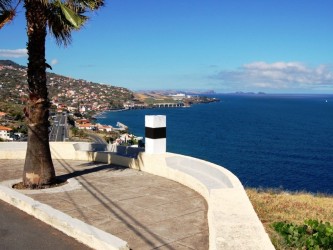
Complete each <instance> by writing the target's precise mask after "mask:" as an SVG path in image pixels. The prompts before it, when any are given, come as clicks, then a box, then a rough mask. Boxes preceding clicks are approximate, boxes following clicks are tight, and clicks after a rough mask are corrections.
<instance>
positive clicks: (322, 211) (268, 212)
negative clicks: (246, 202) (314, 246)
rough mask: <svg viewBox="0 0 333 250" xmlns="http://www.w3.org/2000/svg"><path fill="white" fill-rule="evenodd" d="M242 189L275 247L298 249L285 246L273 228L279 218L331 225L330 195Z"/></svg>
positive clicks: (288, 220)
mask: <svg viewBox="0 0 333 250" xmlns="http://www.w3.org/2000/svg"><path fill="white" fill-rule="evenodd" d="M246 192H247V194H248V196H249V198H250V200H251V203H252V205H253V207H254V209H255V211H256V213H257V215H258V217H259V219H260V220H261V222H262V223H263V225H264V227H265V229H266V232H267V233H268V234H269V236H270V238H271V240H272V242H273V244H274V246H275V247H276V249H278V250H279V249H298V248H290V247H288V246H287V245H286V242H285V240H284V239H283V238H282V237H281V235H279V234H278V233H277V232H276V231H275V230H274V229H273V227H272V224H273V223H274V222H281V221H282V222H287V223H293V224H297V225H302V224H304V221H305V220H309V219H315V220H318V221H323V222H329V223H331V225H333V197H332V196H325V195H312V194H309V193H304V192H299V193H288V192H283V191H279V190H273V189H272V190H269V189H266V190H260V189H247V190H246ZM302 249H306V248H302ZM328 249H332V248H328Z"/></svg>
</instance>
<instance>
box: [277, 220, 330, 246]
mask: <svg viewBox="0 0 333 250" xmlns="http://www.w3.org/2000/svg"><path fill="white" fill-rule="evenodd" d="M273 228H274V229H275V231H277V232H278V233H279V234H280V235H281V236H282V237H283V238H284V240H285V241H286V244H287V245H288V246H290V247H296V248H298V249H308V250H317V249H318V250H319V249H333V226H332V225H331V224H330V223H329V222H325V223H323V222H321V221H320V222H318V220H306V221H305V222H304V224H303V225H295V224H293V223H287V222H275V223H273Z"/></svg>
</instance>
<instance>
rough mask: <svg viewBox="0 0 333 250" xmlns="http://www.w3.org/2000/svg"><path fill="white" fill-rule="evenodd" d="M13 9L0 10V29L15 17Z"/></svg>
mask: <svg viewBox="0 0 333 250" xmlns="http://www.w3.org/2000/svg"><path fill="white" fill-rule="evenodd" d="M15 14H16V12H15V10H0V30H1V29H2V28H3V26H5V24H7V23H9V22H10V21H12V20H13V19H14V17H15Z"/></svg>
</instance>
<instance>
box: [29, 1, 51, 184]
mask: <svg viewBox="0 0 333 250" xmlns="http://www.w3.org/2000/svg"><path fill="white" fill-rule="evenodd" d="M24 4H25V9H26V20H27V33H28V43H27V49H28V72H27V75H28V88H29V99H28V101H27V104H26V107H25V115H26V123H27V127H28V147H27V153H26V158H25V164H24V171H23V183H24V185H25V186H29V187H34V188H36V187H40V186H42V185H47V184H50V183H52V182H53V181H54V179H55V171H54V166H53V162H52V158H51V152H50V145H49V138H48V128H49V121H48V117H49V107H50V102H49V99H48V91H47V86H46V65H45V38H46V24H47V21H46V14H45V13H46V12H45V5H43V4H42V3H41V2H40V1H36V0H25V1H24Z"/></svg>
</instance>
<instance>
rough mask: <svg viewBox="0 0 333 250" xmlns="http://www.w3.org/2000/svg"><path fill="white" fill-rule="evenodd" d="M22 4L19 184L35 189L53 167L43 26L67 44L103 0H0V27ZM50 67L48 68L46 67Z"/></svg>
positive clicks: (50, 178)
mask: <svg viewBox="0 0 333 250" xmlns="http://www.w3.org/2000/svg"><path fill="white" fill-rule="evenodd" d="M21 3H23V7H24V8H25V17H26V22H27V36H28V42H27V51H28V70H27V82H28V91H29V99H28V101H27V103H26V106H25V108H24V113H25V116H26V123H27V127H28V146H27V153H26V158H25V164H24V170H23V184H24V185H25V186H27V187H32V188H38V187H41V186H44V185H49V184H51V183H52V182H54V181H55V170H54V166H53V162H52V158H51V152H50V145H49V139H48V128H49V121H48V118H49V107H50V101H49V99H48V89H47V85H46V68H47V67H50V66H49V65H48V64H47V63H46V60H45V39H46V35H47V28H48V30H49V33H50V34H51V35H53V36H54V37H55V39H56V42H57V43H58V45H64V46H67V45H68V44H69V43H70V42H71V33H72V31H73V30H77V29H79V28H80V27H82V26H83V24H84V23H85V22H86V21H87V19H88V17H87V16H85V15H84V14H85V13H86V12H88V11H93V10H97V9H99V8H100V7H101V6H103V5H104V0H65V1H63V0H0V29H1V28H2V27H3V25H4V24H6V23H8V22H10V21H11V20H12V19H13V18H14V17H15V15H16V9H17V8H18V6H19V5H20V4H21ZM14 4H15V5H14ZM50 68H51V67H50Z"/></svg>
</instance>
